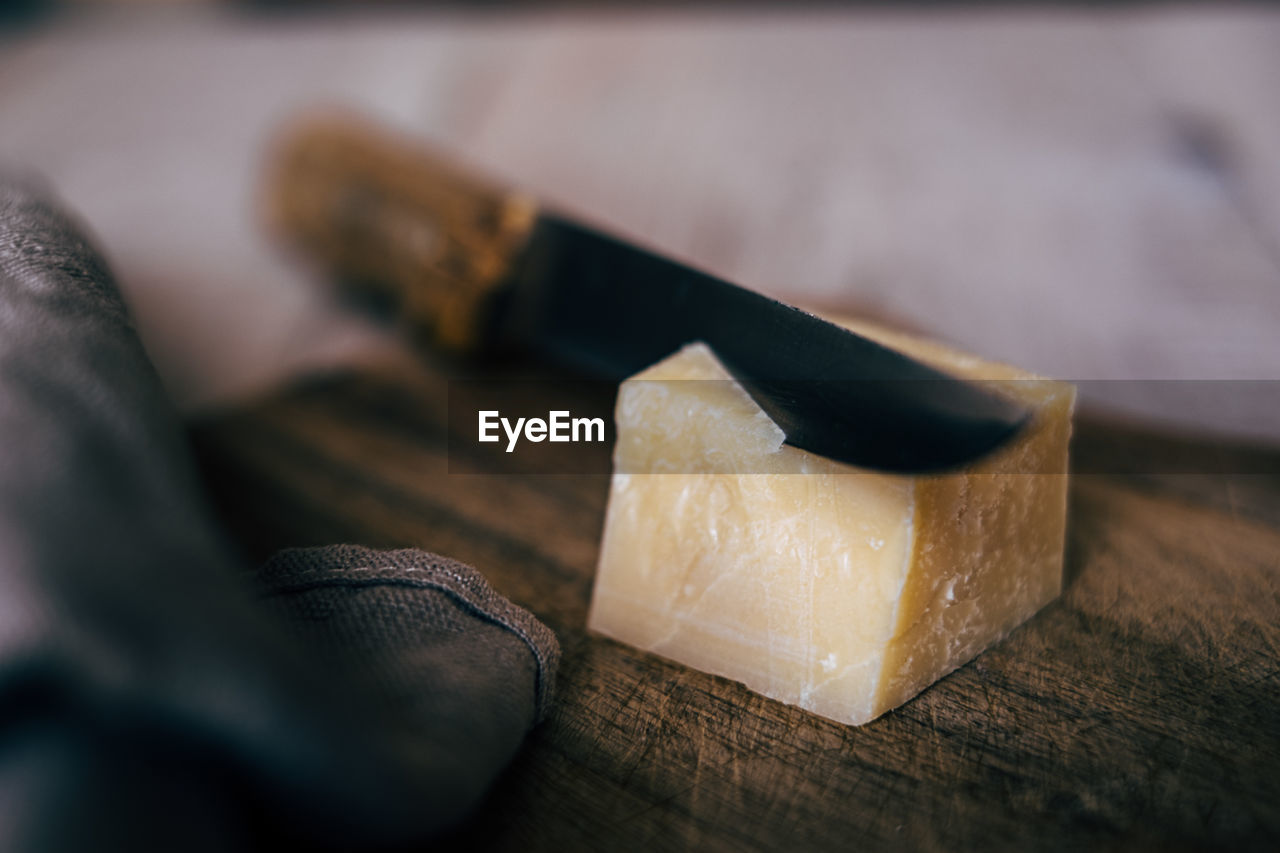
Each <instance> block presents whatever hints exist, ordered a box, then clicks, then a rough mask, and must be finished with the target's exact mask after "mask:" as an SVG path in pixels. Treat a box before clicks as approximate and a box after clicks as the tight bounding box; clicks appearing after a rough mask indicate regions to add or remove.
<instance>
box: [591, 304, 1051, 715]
mask: <svg viewBox="0 0 1280 853" xmlns="http://www.w3.org/2000/svg"><path fill="white" fill-rule="evenodd" d="M843 325H845V326H847V327H849V328H851V329H852V330H853V331H856V332H858V333H860V334H863V335H865V336H867V337H870V338H873V339H875V340H877V341H879V342H880V343H882V344H885V345H887V346H890V347H893V348H895V349H898V350H900V351H902V352H904V353H907V354H909V355H911V356H913V357H915V358H917V359H920V360H921V361H924V362H927V363H929V364H931V365H933V366H935V367H938V368H941V369H943V370H945V371H947V372H949V373H951V374H953V375H957V376H961V377H964V378H967V379H979V380H995V381H997V384H1000V385H1002V387H1004V388H1006V390H1007V393H1010V394H1012V395H1014V396H1016V397H1017V398H1018V399H1020V400H1021V401H1023V402H1024V403H1025V404H1026V405H1028V406H1029V407H1030V408H1031V409H1032V410H1033V411H1034V412H1035V417H1034V420H1033V422H1032V424H1031V425H1030V426H1029V427H1028V428H1026V429H1025V430H1024V431H1023V433H1022V434H1021V435H1020V436H1019V437H1018V438H1017V439H1016V440H1015V441H1014V442H1013V443H1011V444H1010V445H1009V446H1007V447H1004V448H1001V449H1000V450H999V451H997V452H996V453H994V454H992V455H991V456H989V457H987V458H985V459H982V460H980V461H978V462H977V463H975V464H973V465H971V466H969V467H967V468H965V469H963V470H962V471H960V472H956V473H947V474H943V475H931V476H901V475H890V474H884V473H878V472H872V471H867V470H863V469H858V468H854V467H851V466H848V465H844V464H841V463H838V462H834V461H832V460H830V459H826V458H823V457H819V456H815V455H814V454H811V453H807V452H805V451H803V450H799V449H796V448H794V447H790V446H788V445H785V444H783V438H784V436H783V433H782V431H781V430H780V429H779V428H778V427H777V425H776V424H774V423H773V422H772V421H771V420H770V419H769V417H768V416H767V415H766V414H765V413H764V412H763V411H762V410H761V409H760V408H759V406H757V405H756V404H755V402H754V401H753V400H752V399H751V398H750V396H748V395H747V393H746V392H745V391H744V390H743V389H742V388H741V386H739V385H738V384H737V383H736V382H734V381H732V379H731V377H730V375H729V374H728V373H727V372H726V370H725V368H724V367H723V366H722V365H721V364H720V362H719V361H718V360H717V359H716V357H715V355H714V354H713V353H712V351H711V350H710V349H708V348H707V347H706V346H705V345H703V344H693V345H690V346H688V347H686V348H684V349H683V350H681V351H680V352H678V353H676V354H675V355H673V356H671V357H670V358H668V359H666V360H664V361H662V362H660V363H659V364H657V365H654V366H653V367H651V368H649V369H647V370H645V371H642V372H641V373H639V374H637V375H636V376H634V377H632V378H631V379H629V380H627V381H626V382H624V383H623V385H622V387H621V389H620V391H619V396H618V403H617V410H616V419H617V427H618V443H617V446H616V449H615V453H614V474H613V479H612V482H611V486H610V492H609V506H608V511H607V514H606V519H605V527H604V537H603V542H602V546H601V554H600V562H599V567H598V571H597V574H596V583H595V590H594V594H593V598H592V602H591V610H590V615H589V617H588V627H589V628H590V629H592V630H594V631H596V632H599V633H601V634H605V635H607V636H610V637H613V638H615V639H617V640H621V641H622V642H625V643H629V644H631V645H633V646H637V647H639V648H641V649H646V650H648V651H651V652H654V653H656V654H659V655H662V656H664V657H667V658H670V659H672V660H675V661H679V662H681V663H684V664H687V665H689V666H692V667H695V668H697V669H701V670H704V671H706V672H710V673H715V674H717V675H722V676H725V677H727V678H731V679H735V680H737V681H741V682H742V683H744V684H746V685H747V686H748V687H750V688H751V689H752V690H755V691H757V692H759V693H762V694H764V695H765V696H769V697H772V698H774V699H778V700H780V701H782V702H786V703H789V704H793V705H799V706H800V707H802V708H806V709H808V710H810V711H813V712H814V713H817V714H821V715H822V716H824V717H829V718H831V719H833V720H837V721H839V722H842V723H851V724H861V723H866V722H868V721H870V720H873V719H875V718H876V717H878V716H880V715H881V714H883V713H884V712H885V711H888V710H890V709H891V708H894V707H896V706H897V705H900V704H902V703H903V702H906V701H907V700H908V699H910V698H911V697H913V696H915V695H916V694H917V693H918V692H920V691H921V690H923V689H924V688H925V687H927V686H929V685H930V684H932V683H933V682H934V681H936V680H937V679H939V678H941V677H942V676H944V675H946V674H947V673H948V672H950V671H951V670H953V669H955V668H956V667H958V666H960V665H961V664H963V663H965V662H966V661H968V660H970V659H971V658H973V657H974V656H975V655H977V654H978V653H979V652H981V651H982V650H983V649H985V648H987V647H988V646H990V645H991V644H993V643H995V642H996V641H997V640H999V639H1000V638H1001V637H1003V636H1004V635H1005V634H1007V633H1008V632H1009V631H1011V630H1012V629H1013V628H1015V627H1016V626H1018V625H1019V624H1021V623H1022V622H1023V621H1025V620H1026V619H1027V618H1029V617H1030V616H1031V615H1032V614H1034V613H1035V612H1036V611H1037V610H1039V609H1040V608H1041V607H1043V606H1044V605H1045V604H1047V603H1048V602H1049V601H1051V600H1052V599H1053V598H1054V597H1055V596H1057V594H1058V593H1059V591H1060V590H1061V587H1062V555H1063V544H1064V536H1065V526H1066V487H1067V477H1066V473H1065V472H1066V470H1067V469H1066V461H1067V460H1066V457H1067V442H1068V439H1069V438H1070V433H1071V412H1072V407H1073V405H1074V402H1075V389H1074V387H1072V386H1071V385H1068V384H1065V383H1061V382H1053V381H1049V380H1044V379H1039V378H1038V377H1034V376H1032V375H1030V374H1027V373H1024V372H1022V371H1018V370H1015V369H1013V368H1010V367H1007V366H1004V365H999V364H994V363H990V362H984V361H981V360H979V359H976V358H974V357H972V356H969V355H965V354H962V353H958V352H955V351H953V350H950V349H947V348H945V347H942V346H940V345H937V344H934V343H931V342H928V341H923V340H919V339H916V338H912V337H909V336H906V335H902V334H898V333H894V332H890V331H886V330H884V329H881V328H878V327H874V326H871V325H869V324H862V323H856V322H844V323H843ZM689 380H713V381H701V382H699V381H689Z"/></svg>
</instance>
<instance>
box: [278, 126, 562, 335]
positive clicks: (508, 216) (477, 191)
mask: <svg viewBox="0 0 1280 853" xmlns="http://www.w3.org/2000/svg"><path fill="white" fill-rule="evenodd" d="M266 195H267V206H268V215H269V218H270V225H271V227H272V229H273V230H274V231H275V232H276V233H277V234H278V235H280V236H281V237H282V238H283V239H284V240H285V241H287V242H289V243H291V244H293V245H295V246H297V247H298V248H300V249H301V250H302V251H303V252H304V253H305V254H307V255H308V256H310V257H311V258H313V259H316V260H318V261H320V262H321V263H322V264H323V265H324V266H325V267H327V268H328V269H329V270H330V271H331V272H332V273H334V274H335V275H337V276H338V277H339V278H340V279H341V280H342V281H343V282H344V283H346V284H348V285H350V286H353V287H356V288H358V289H363V290H371V291H375V292H379V293H380V294H381V295H383V296H390V297H392V298H393V299H395V300H396V302H397V303H398V306H399V311H400V313H401V314H402V315H403V316H404V318H405V319H406V320H407V321H408V322H409V323H410V324H411V325H412V326H413V327H415V328H417V329H421V330H422V331H424V332H425V333H426V334H427V336H428V338H429V340H430V341H431V342H432V343H434V344H435V345H437V346H439V347H441V348H443V349H446V350H448V351H452V352H454V353H464V354H465V353H468V352H474V351H475V350H477V349H479V348H480V347H481V346H482V345H483V344H484V343H485V341H486V337H487V330H488V328H489V326H490V323H491V320H492V314H493V310H494V306H495V302H496V300H497V298H498V294H499V293H500V291H501V290H502V286H503V284H504V283H505V282H506V280H507V279H508V278H509V276H510V274H511V272H512V269H513V267H514V265H515V262H516V259H517V257H518V255H519V253H520V251H521V249H522V248H523V246H524V244H525V242H526V241H527V238H528V235H529V233H530V231H531V229H532V227H533V223H534V220H535V219H536V217H537V212H538V209H537V205H536V204H535V203H534V201H533V200H532V199H531V198H529V197H527V196H524V195H521V194H519V193H515V192H511V191H508V190H505V189H502V188H500V187H497V186H494V185H493V184H491V183H489V182H488V181H485V180H483V179H481V178H478V177H476V176H474V175H472V174H470V173H468V172H467V171H465V170H464V169H462V168H460V167H459V166H458V165H457V164H455V163H453V162H450V160H449V159H448V158H447V157H445V156H444V155H442V154H440V153H439V152H437V151H433V150H431V149H430V148H429V147H427V146H425V145H423V144H421V143H420V142H416V141H411V140H407V139H404V138H401V137H398V136H396V135H394V134H392V133H390V132H388V131H386V130H384V129H381V128H378V127H374V126H372V125H370V124H367V123H364V122H362V121H360V120H358V119H355V118H352V117H348V116H337V115H331V116H323V117H312V118H308V119H305V120H301V121H298V122H296V123H295V124H294V125H292V126H291V127H290V128H289V129H288V130H287V131H286V133H285V134H284V135H283V136H282V138H281V139H280V141H279V144H278V148H277V150H276V152H275V154H274V156H273V157H272V158H271V163H270V167H269V172H268V176H267V193H266Z"/></svg>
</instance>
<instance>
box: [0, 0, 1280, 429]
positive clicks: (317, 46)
mask: <svg viewBox="0 0 1280 853" xmlns="http://www.w3.org/2000/svg"><path fill="white" fill-rule="evenodd" d="M3 8H4V9H5V11H4V12H3V15H2V20H3V29H0V164H3V165H4V166H6V167H16V168H19V169H23V170H26V171H35V172H38V173H41V174H43V175H44V176H45V177H47V178H48V180H49V181H50V182H51V183H52V184H53V185H54V187H55V188H56V189H57V191H58V192H59V193H60V194H61V195H62V196H63V197H64V198H65V200H66V201H67V202H68V203H69V204H70V205H71V206H72V207H73V208H74V209H76V210H78V211H79V212H80V213H81V214H82V215H83V217H84V218H85V219H86V220H87V221H88V223H89V225H90V227H91V229H92V230H93V231H94V232H95V233H96V234H97V235H98V237H99V240H100V243H101V245H102V248H103V249H104V250H105V252H106V254H107V255H108V257H109V258H110V260H111V261H112V263H113V264H114V267H115V270H116V272H117V274H118V277H119V279H120V283H121V286H122V288H123V289H124V291H125V294H126V297H127V298H128V300H129V301H130V303H131V304H132V306H133V309H134V311H135V314H136V316H137V319H138V323H139V327H140V331H141V333H142V336H143V339H144V341H145V342H146V344H147V346H148V348H149V350H150V351H151V354H152V356H153V359H154V360H155V362H156V364H157V367H158V369H159V370H160V372H161V374H162V376H163V378H164V380H165V382H166V383H167V385H168V387H169V388H170V390H171V391H172V393H173V395H174V396H175V398H176V399H177V400H178V402H179V404H180V405H181V406H182V407H183V408H184V409H185V410H186V411H188V412H191V413H194V412H200V411H204V410H208V409H210V408H211V407H217V406H222V405H227V404H230V403H233V402H235V401H238V400H242V399H245V398H248V397H251V396H253V395H256V394H259V393H262V392H263V391H264V390H266V389H267V388H270V387H272V386H273V385H275V384H277V383H280V382H283V381H286V380H287V379H289V378H291V377H294V376H297V375H299V374H301V373H303V372H306V371H310V370H314V369H318V368H327V367H333V366H336V365H341V364H346V363H351V362H355V361H359V360H361V359H366V358H373V357H379V355H380V354H382V353H385V352H387V351H389V350H392V349H396V348H397V347H398V346H399V344H397V343H396V342H395V341H394V340H393V339H392V338H391V337H390V336H389V335H388V334H387V333H386V332H385V331H382V330H380V329H378V328H377V327H375V326H374V325H372V324H370V323H369V322H368V321H366V320H364V319H361V318H360V317H359V316H358V315H356V314H354V313H352V312H350V311H348V310H346V309H344V308H343V307H342V306H341V305H340V304H339V303H338V302H337V300H336V299H335V298H334V297H333V296H332V295H331V294H330V293H328V292H327V291H325V290H324V289H322V288H317V287H315V286H314V280H313V279H314V273H313V272H312V271H310V270H308V269H306V268H305V266H303V265H301V264H299V263H298V262H297V261H296V260H295V259H291V258H290V257H289V256H288V255H287V254H286V253H283V252H281V251H280V250H279V249H278V248H277V247H275V246H274V245H273V244H272V242H271V240H270V239H269V238H268V236H267V235H266V233H265V231H264V229H263V227H262V218H261V216H260V211H259V207H260V204H259V203H260V198H259V191H260V187H261V184H260V181H261V177H262V169H263V164H264V152H265V150H266V146H267V145H268V144H269V142H270V140H271V139H272V137H273V134H274V133H276V132H277V131H278V130H279V129H280V128H281V126H282V125H283V124H284V123H285V122H287V121H288V119H289V118H290V117H291V116H293V115H294V114H296V113H297V112H298V111H299V110H303V109H307V108H311V107H314V106H317V105H344V106H348V107H354V108H356V109H358V110H360V111H363V112H365V113H367V114H369V115H370V116H371V117H374V118H377V119H381V120H383V121H385V122H387V123H389V124H390V125H392V126H394V127H397V128H400V129H402V130H407V131H409V132H412V133H415V134H418V135H420V136H421V137H423V138H424V139H429V140H431V141H434V142H435V143H437V144H438V145H440V146H443V147H444V148H446V149H447V150H449V151H451V152H453V153H455V154H456V155H457V156H459V157H460V158H462V159H463V160H465V161H466V162H468V163H470V164H472V165H474V166H477V167H479V168H481V169H483V170H486V171H488V172H490V173H492V174H493V175H495V176H498V177H500V178H502V179H505V180H507V181H510V182H511V183H513V184H516V185H518V186H521V187H524V188H527V189H529V190H532V191H533V192H535V193H537V194H538V195H540V196H541V197H543V198H545V199H547V200H549V201H550V202H552V203H553V204H555V205H557V206H559V207H561V208H562V209H566V210H568V211H571V212H573V213H575V214H577V215H579V216H581V217H583V218H585V219H587V220H590V221H592V222H595V223H598V224H600V225H603V226H605V227H607V228H609V229H612V230H614V231H617V232H620V233H622V234H624V235H627V236H629V237H631V238H633V239H635V240H637V241H639V242H641V243H644V244H647V245H650V246H655V247H658V248H660V249H662V250H664V251H665V252H667V253H669V254H671V255H673V256H675V257H677V258H680V259H683V260H686V261H689V262H692V263H695V264H696V265H698V266H700V267H703V268H705V269H708V270H710V271H712V272H714V273H717V274H719V275H722V276H724V277H726V278H729V279H731V280H733V281H736V282H739V283H742V284H745V285H748V286H751V287H754V288H757V289H759V290H762V291H765V292H767V293H770V294H773V295H777V296H780V297H782V298H785V299H787V300H790V301H793V302H797V303H800V304H803V305H806V306H810V307H817V308H821V309H828V310H837V311H843V312H863V313H868V314H870V315H872V316H874V317H878V318H881V319H885V320H888V321H891V322H894V323H897V324H899V325H902V326H905V327H907V328H911V329H914V330H917V331H923V332H927V333H929V334H932V335H935V336H937V337H940V338H942V339H944V340H948V341H951V342H953V343H956V344H959V345H961V346H963V347H965V348H968V349H970V350H972V351H974V352H976V353H979V354H981V355H983V356H988V357H991V358H996V359H1001V360H1005V361H1009V362H1013V363H1016V364H1018V365H1019V366H1022V367H1026V368H1029V369H1032V370H1035V371H1037V372H1040V373H1043V374H1046V375H1051V376H1055V377H1059V378H1064V379H1069V380H1076V381H1086V385H1085V398H1086V402H1087V403H1088V405H1090V406H1095V407H1102V408H1104V409H1108V410H1111V411H1115V412H1121V413H1128V414H1130V415H1138V416H1140V417H1143V418H1148V419H1155V420H1160V421H1163V422H1167V423H1172V424H1175V425H1178V426H1179V427H1185V428H1187V429H1193V430H1211V431H1214V432H1223V433H1231V434H1235V435H1240V436H1245V437H1249V438H1252V439H1262V440H1266V441H1274V440H1275V439H1276V437H1277V436H1280V402H1278V400H1277V394H1276V393H1275V389H1276V387H1277V385H1280V382H1275V381H1262V382H1258V381H1254V382H1242V381H1241V382H1231V381H1223V380H1280V97H1278V96H1277V93H1278V92H1280V14H1278V13H1277V12H1275V11H1272V10H1271V9H1269V8H1266V7H1250V6H1226V5H1222V4H1205V5H1195V6H1186V5H1175V6H1166V5H1159V4H1156V5H1151V4H1138V5H1128V4H1121V5H1112V4H1106V5H1072V6H1053V5H1045V4H1034V5H1032V6H1029V7H1028V6H1014V5H1001V6H982V7H977V8H974V7H968V6H962V5H959V4H951V3H948V4H923V5H922V4H908V5H905V6H904V5H897V4H877V5H873V6H854V7H846V6H841V5H834V4H829V5H828V4H818V5H807V6H802V7H791V6H786V5H782V4H778V5H773V4H763V3H747V4H737V3H728V2H714V3H701V4H694V5H691V6H690V5H683V4H659V5H657V6H652V5H649V4H629V3H623V2H598V3H597V2H574V3H540V2H507V3H504V2H487V3H477V4H464V3H454V4H445V5H420V4H411V3H394V4H364V3H320V4H311V3H305V2H281V3H266V4H223V3H212V2H199V1H198V0H188V1H187V2H133V3H106V2H97V3H93V2H81V3H40V2H34V0H26V2H22V0H18V2H14V0H9V2H8V4H7V5H5V6H3ZM1090 380H1143V381H1141V382H1113V381H1097V382H1094V381H1090ZM1201 380H1213V381H1211V382H1210V381H1201ZM1189 389H1194V393H1191V392H1190V390H1189Z"/></svg>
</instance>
